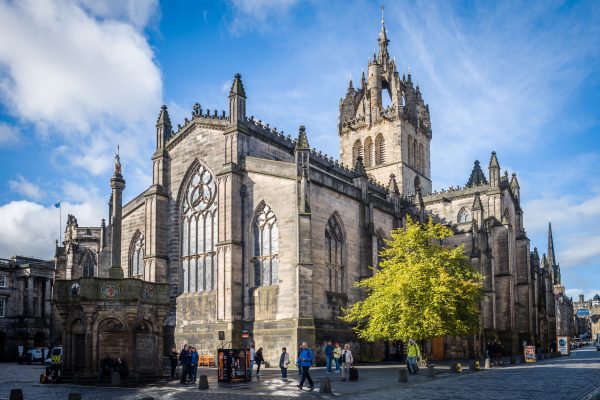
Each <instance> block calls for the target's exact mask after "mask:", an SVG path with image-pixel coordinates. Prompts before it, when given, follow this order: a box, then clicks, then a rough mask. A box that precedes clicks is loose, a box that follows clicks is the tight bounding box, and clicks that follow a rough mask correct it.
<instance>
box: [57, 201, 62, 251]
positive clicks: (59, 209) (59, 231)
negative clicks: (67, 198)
mask: <svg viewBox="0 0 600 400" xmlns="http://www.w3.org/2000/svg"><path fill="white" fill-rule="evenodd" d="M61 235H62V204H60V203H59V206H58V245H59V246H62V238H61Z"/></svg>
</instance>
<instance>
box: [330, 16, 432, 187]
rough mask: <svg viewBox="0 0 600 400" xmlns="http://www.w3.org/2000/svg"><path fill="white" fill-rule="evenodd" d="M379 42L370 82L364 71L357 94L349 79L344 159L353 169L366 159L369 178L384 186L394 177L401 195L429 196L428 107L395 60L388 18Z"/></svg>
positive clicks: (343, 115) (342, 127)
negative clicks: (391, 48) (392, 57)
mask: <svg viewBox="0 0 600 400" xmlns="http://www.w3.org/2000/svg"><path fill="white" fill-rule="evenodd" d="M377 41H378V43H379V52H378V54H373V58H372V59H370V60H369V64H368V68H367V73H368V77H365V73H364V71H363V74H362V77H361V82H360V88H358V89H355V88H354V86H353V83H352V79H350V82H349V85H348V90H347V92H346V96H345V97H344V98H343V99H341V100H340V119H339V135H340V159H341V161H342V163H344V164H345V165H348V166H352V165H354V164H355V163H356V158H357V157H359V156H360V157H363V160H364V165H365V168H366V171H367V173H368V174H369V175H370V176H371V177H372V178H374V179H375V180H376V181H378V182H380V183H385V182H388V180H389V179H390V175H392V174H393V175H395V177H396V179H397V181H398V184H399V186H400V192H401V193H402V194H405V195H413V194H415V193H416V191H417V189H420V190H421V192H422V193H423V194H427V193H430V192H431V167H430V162H429V160H430V142H431V122H430V118H429V107H428V106H427V105H426V104H425V102H424V101H423V98H422V97H421V91H420V90H419V85H416V86H414V85H413V82H412V78H411V75H410V71H409V72H408V74H407V75H402V77H400V74H399V73H398V71H397V69H396V61H395V60H392V59H390V56H389V53H388V47H387V46H388V43H389V40H388V37H387V31H386V30H385V21H384V19H383V15H382V18H381V31H380V33H379V38H378V40H377ZM384 99H386V100H387V101H385V102H384Z"/></svg>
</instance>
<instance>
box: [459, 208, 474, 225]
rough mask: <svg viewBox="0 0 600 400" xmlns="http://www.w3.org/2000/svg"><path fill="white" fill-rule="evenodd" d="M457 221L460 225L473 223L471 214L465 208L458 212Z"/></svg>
mask: <svg viewBox="0 0 600 400" xmlns="http://www.w3.org/2000/svg"><path fill="white" fill-rule="evenodd" d="M457 221H458V223H459V224H464V223H466V222H471V213H470V212H469V210H467V209H466V208H465V207H463V208H461V209H460V211H459V212H458V217H457Z"/></svg>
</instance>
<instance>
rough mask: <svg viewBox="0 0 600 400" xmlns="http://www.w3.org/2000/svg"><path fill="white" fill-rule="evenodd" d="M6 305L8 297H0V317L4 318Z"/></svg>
mask: <svg viewBox="0 0 600 400" xmlns="http://www.w3.org/2000/svg"><path fill="white" fill-rule="evenodd" d="M5 305H6V299H5V298H0V318H4V309H5Z"/></svg>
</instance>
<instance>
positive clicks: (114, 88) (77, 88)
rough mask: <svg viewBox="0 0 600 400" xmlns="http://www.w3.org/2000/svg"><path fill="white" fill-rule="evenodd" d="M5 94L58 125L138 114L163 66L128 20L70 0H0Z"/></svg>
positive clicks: (28, 115)
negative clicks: (112, 17) (5, 0)
mask: <svg viewBox="0 0 600 400" xmlns="http://www.w3.org/2000/svg"><path fill="white" fill-rule="evenodd" d="M0 27H1V28H0V65H3V66H4V67H5V70H6V71H7V75H6V76H3V77H2V80H1V85H2V88H3V93H4V95H3V97H4V99H3V100H4V101H5V102H6V103H7V104H8V106H9V107H10V108H11V110H12V111H13V112H14V113H15V114H16V115H17V116H19V117H20V118H22V119H24V120H27V121H31V122H34V123H40V124H42V125H46V124H49V125H53V126H59V127H60V129H61V131H65V129H69V128H70V129H73V130H76V131H87V130H89V129H90V126H91V125H92V124H94V123H95V122H96V123H97V122H103V121H105V120H107V121H110V120H113V119H116V120H117V121H118V122H121V123H128V122H129V123H132V122H137V121H139V120H140V119H142V118H147V117H148V111H149V110H153V109H154V108H155V107H156V104H158V103H159V102H160V98H161V90H162V88H161V77H160V71H159V69H158V68H157V66H156V65H155V64H154V60H153V53H152V50H151V49H150V46H149V45H148V43H147V42H146V40H145V38H144V37H143V36H142V35H141V34H140V33H139V32H138V31H136V30H135V29H134V28H133V27H132V26H131V25H129V24H127V23H123V22H120V21H116V20H107V19H104V20H103V19H97V18H94V16H93V15H90V14H87V13H86V12H84V10H82V9H81V8H80V7H78V6H77V5H76V4H75V3H69V2H59V1H48V2H43V3H40V2H33V1H24V2H15V3H3V5H1V6H0Z"/></svg>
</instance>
